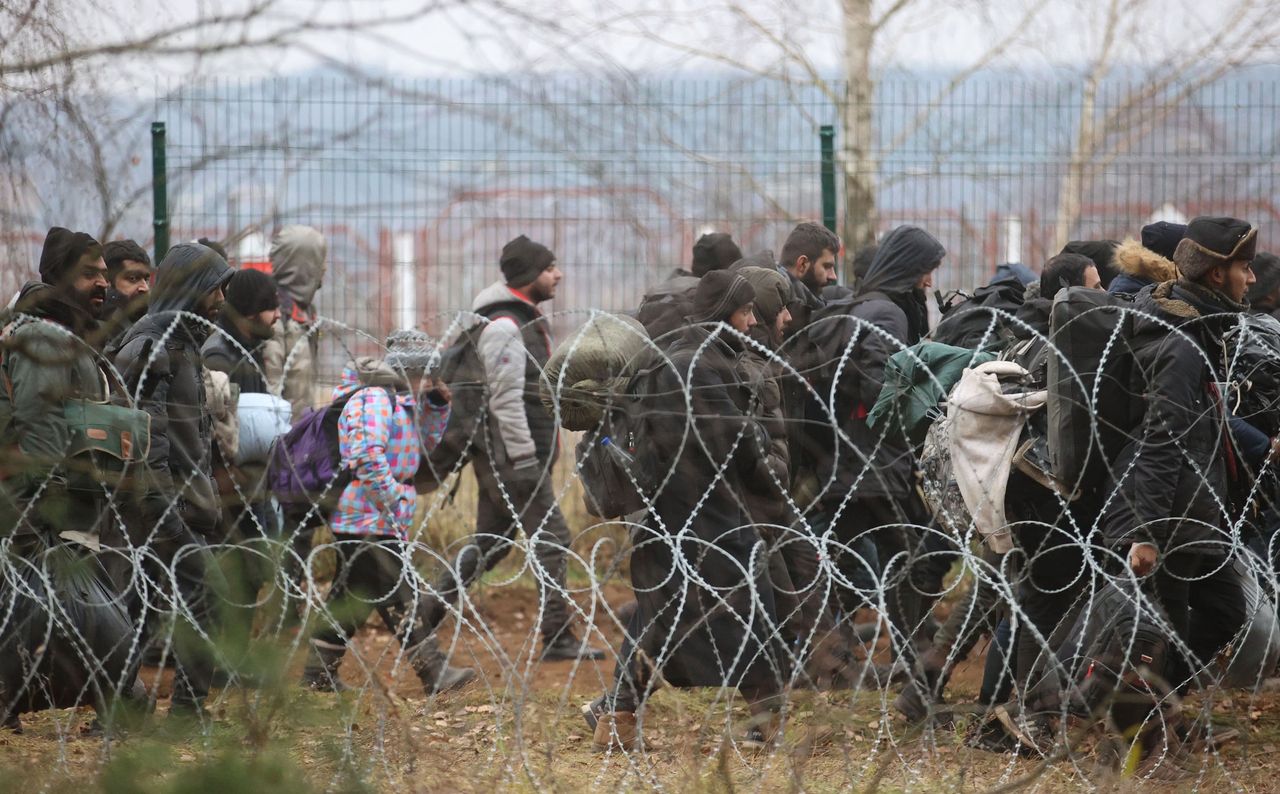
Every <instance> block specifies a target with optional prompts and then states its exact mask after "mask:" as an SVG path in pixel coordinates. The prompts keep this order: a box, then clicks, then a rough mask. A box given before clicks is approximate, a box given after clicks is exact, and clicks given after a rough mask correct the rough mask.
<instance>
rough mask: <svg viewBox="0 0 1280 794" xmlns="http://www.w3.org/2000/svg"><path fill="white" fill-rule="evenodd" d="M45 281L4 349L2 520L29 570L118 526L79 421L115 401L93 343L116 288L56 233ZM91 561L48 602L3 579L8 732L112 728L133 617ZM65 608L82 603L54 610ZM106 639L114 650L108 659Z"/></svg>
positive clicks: (25, 297)
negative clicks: (74, 721)
mask: <svg viewBox="0 0 1280 794" xmlns="http://www.w3.org/2000/svg"><path fill="white" fill-rule="evenodd" d="M40 279H41V280H40V282H38V283H31V284H27V285H26V286H25V287H23V289H22V291H21V293H20V294H19V298H18V301H17V305H16V307H15V308H16V310H17V312H18V313H19V316H18V318H17V319H16V320H15V321H14V322H13V323H11V324H10V325H9V326H8V327H7V328H6V329H5V332H4V338H3V348H2V349H0V350H2V353H3V355H2V357H0V380H2V381H3V388H0V494H3V496H0V509H3V510H4V512H5V513H6V515H5V517H4V519H0V527H2V528H3V531H4V533H5V536H6V539H7V543H8V545H7V546H6V552H7V554H12V555H17V556H22V557H24V558H25V559H26V561H27V565H24V566H21V568H26V567H27V566H31V567H43V566H45V565H49V564H52V563H54V562H55V557H54V556H53V555H54V553H59V552H60V551H61V549H60V548H59V547H60V546H61V541H60V540H59V539H58V538H59V535H60V533H63V532H67V531H72V530H74V531H77V532H78V533H82V535H93V534H97V533H100V532H102V531H103V529H104V526H105V525H107V524H109V523H110V516H111V511H110V510H108V509H107V496H106V492H105V491H104V489H103V487H102V485H101V484H100V483H99V482H98V480H97V478H96V477H95V476H94V474H95V473H96V472H95V470H94V467H92V466H91V465H89V464H88V463H86V462H85V460H86V458H85V457H84V456H81V455H78V454H77V452H78V450H83V449H84V448H85V447H86V446H88V445H86V444H85V443H84V441H83V439H84V438H85V437H86V436H87V435H88V431H87V430H86V427H93V428H94V429H101V426H98V425H94V426H89V425H86V422H85V421H84V420H83V419H82V420H80V421H77V419H76V417H77V415H79V416H80V417H84V416H85V415H86V414H87V412H88V408H87V407H82V408H80V409H79V410H77V406H87V405H88V404H91V403H95V404H101V403H105V402H106V401H107V399H108V398H109V396H110V394H109V393H108V392H109V389H108V386H107V384H108V380H107V373H106V368H105V366H104V363H103V361H102V358H101V355H100V353H99V352H98V350H97V349H95V347H94V341H93V340H95V339H97V338H100V337H99V335H98V333H97V330H98V318H99V317H100V316H101V312H102V307H103V303H104V301H105V300H106V295H107V286H108V282H107V267H106V264H105V263H104V262H103V261H102V249H101V247H100V246H99V245H98V242H97V241H96V240H94V239H93V238H92V237H90V236H89V235H88V234H85V233H84V232H72V231H69V230H67V229H64V228H61V227H54V228H52V229H50V230H49V233H48V236H47V237H46V238H45V243H44V249H43V251H42V252H41V255H40ZM98 418H99V419H101V417H98ZM139 443H141V442H139ZM124 454H125V456H126V457H128V453H127V452H126V453H124ZM10 507H15V508H17V509H19V510H20V511H22V515H21V520H20V521H19V520H18V519H19V516H17V515H13V516H10V515H7V513H8V510H9V508H10ZM10 519H12V520H10ZM56 559H62V560H65V559H66V555H65V554H59V555H58V557H57V558H56ZM93 560H94V558H93V557H84V558H78V559H75V560H74V561H73V562H74V564H75V565H76V566H77V568H78V569H79V573H78V574H76V575H68V576H64V577H61V579H60V578H58V577H56V576H55V577H53V578H52V579H51V581H50V582H46V583H45V584H44V585H40V586H42V587H45V588H48V590H47V591H46V596H45V597H43V598H42V597H41V596H40V595H37V594H35V593H33V592H32V591H31V590H30V589H28V588H29V587H30V586H31V584H30V583H27V586H21V585H18V584H16V583H17V582H18V581H21V580H22V579H23V577H24V575H25V574H24V573H22V570H21V568H20V567H14V568H13V569H12V570H11V571H10V572H9V575H7V576H6V577H5V578H6V582H5V583H4V589H5V591H6V592H5V593H4V594H0V600H3V601H4V602H5V603H6V604H7V605H8V606H7V607H6V608H7V609H8V610H10V611H9V612H8V618H7V620H6V623H7V625H6V627H5V631H4V632H2V633H0V724H3V725H4V726H5V727H8V728H11V729H15V730H21V725H20V723H19V721H18V714H19V712H20V711H24V710H27V709H29V708H40V707H42V706H53V707H67V706H72V705H82V704H84V703H85V702H86V701H87V700H90V699H92V700H93V705H94V706H95V708H96V709H97V710H98V713H99V715H100V716H102V717H104V720H105V714H104V712H103V708H104V707H105V706H107V705H108V704H109V700H110V699H111V698H112V695H113V693H114V692H115V690H116V687H118V686H119V684H120V682H121V680H128V679H127V678H126V677H125V675H126V674H125V672H124V671H125V669H126V665H127V664H128V663H129V659H128V656H129V651H128V643H127V642H126V641H124V640H125V638H127V635H128V633H129V624H128V616H127V615H125V614H124V612H123V610H121V609H120V608H119V605H118V604H117V603H114V602H111V601H107V602H105V603H104V602H101V601H99V600H98V599H100V598H101V597H102V594H103V593H104V592H105V587H106V586H105V584H104V583H105V582H106V580H107V574H106V572H105V571H101V570H100V569H99V567H98V566H96V565H94V564H93ZM47 572H48V573H51V574H53V573H56V572H55V571H47ZM99 574H101V575H100V576H99ZM67 579H69V580H71V581H73V582H74V592H73V593H67V592H65V590H66V589H67V588H66V586H65V585H63V584H60V581H62V580H67ZM100 587H101V588H104V589H99V588H100ZM45 598H47V599H48V600H47V601H46V600H45ZM63 598H75V599H77V601H76V603H75V604H64V606H65V607H67V608H65V609H63V608H55V606H54V604H56V603H57V602H58V601H59V600H61V599H63ZM103 638H105V641H106V642H107V643H108V644H109V646H112V647H113V648H114V650H111V651H106V652H104V651H102V646H101V642H100V640H102V639H103ZM86 654H88V655H89V656H90V657H91V658H89V659H86ZM86 662H88V663H89V664H88V665H86ZM128 676H129V677H131V676H132V673H129V674H128Z"/></svg>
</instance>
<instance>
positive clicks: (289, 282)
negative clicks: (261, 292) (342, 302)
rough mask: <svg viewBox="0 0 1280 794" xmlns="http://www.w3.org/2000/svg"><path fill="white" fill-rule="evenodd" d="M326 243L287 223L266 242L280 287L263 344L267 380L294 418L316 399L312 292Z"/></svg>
mask: <svg viewBox="0 0 1280 794" xmlns="http://www.w3.org/2000/svg"><path fill="white" fill-rule="evenodd" d="M327 255H328V246H327V245H326V243H325V239H324V235H322V234H320V232H319V231H317V230H315V229H313V228H311V227H310V226H286V227H284V228H283V229H281V230H280V232H279V233H278V234H277V235H276V237H275V239H274V240H273V241H272V243H271V275H272V277H274V278H275V280H276V285H277V286H278V287H279V289H280V320H279V321H278V322H277V323H276V325H275V334H274V335H273V336H272V337H271V339H270V340H268V341H267V343H266V344H265V345H263V363H264V365H265V370H266V376H267V384H268V386H269V388H270V389H271V393H272V394H278V395H279V396H281V397H283V398H284V399H286V400H288V401H289V403H290V405H292V406H293V418H294V420H297V419H298V417H300V416H301V415H302V412H303V411H305V410H306V409H308V408H310V407H312V406H313V405H314V404H315V400H316V395H315V390H316V379H317V378H316V361H317V359H318V357H319V349H320V337H319V336H318V335H317V334H316V320H317V315H316V311H315V303H314V301H315V296H316V292H317V291H318V290H319V289H320V285H321V283H322V282H323V281H324V276H325V272H326V266H325V259H326V257H327Z"/></svg>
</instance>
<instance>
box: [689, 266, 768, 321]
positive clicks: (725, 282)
mask: <svg viewBox="0 0 1280 794" xmlns="http://www.w3.org/2000/svg"><path fill="white" fill-rule="evenodd" d="M755 299H756V291H755V288H754V287H752V286H751V282H749V281H747V280H746V279H745V278H743V277H742V276H741V275H739V274H738V273H734V272H730V271H728V270H713V271H711V272H710V273H708V274H707V275H705V276H703V277H702V280H701V281H699V282H698V289H697V291H696V292H694V294H693V314H692V315H690V317H689V319H691V320H693V321H694V322H695V323H715V322H724V321H727V320H728V319H729V316H730V315H732V314H733V313H734V312H736V311H737V310H738V309H741V308H742V307H743V306H746V305H747V304H748V303H751V302H752V301H754V300H755Z"/></svg>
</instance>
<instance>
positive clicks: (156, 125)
mask: <svg viewBox="0 0 1280 794" xmlns="http://www.w3.org/2000/svg"><path fill="white" fill-rule="evenodd" d="M151 205H152V216H153V217H152V221H151V225H152V226H153V227H154V228H155V236H156V258H155V262H156V264H159V263H160V261H161V260H162V259H164V255H165V254H167V253H169V182H168V178H167V175H166V171H165V157H164V122H163V121H153V122H151Z"/></svg>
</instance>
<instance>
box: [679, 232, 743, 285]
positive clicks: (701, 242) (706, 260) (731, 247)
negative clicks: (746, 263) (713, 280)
mask: <svg viewBox="0 0 1280 794" xmlns="http://www.w3.org/2000/svg"><path fill="white" fill-rule="evenodd" d="M741 258H742V249H741V248H739V247H738V244H737V243H735V242H734V241H733V238H732V237H730V236H729V235H727V234H725V233H724V232H712V233H710V234H704V235H702V236H701V237H699V238H698V242H696V243H694V244H693V265H692V266H691V267H690V270H692V271H693V275H695V276H697V277H698V278H702V277H703V276H705V275H707V274H708V273H710V272H711V271H713V270H727V269H728V268H729V266H730V265H732V264H733V263H734V262H737V261H738V260H739V259H741Z"/></svg>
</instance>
